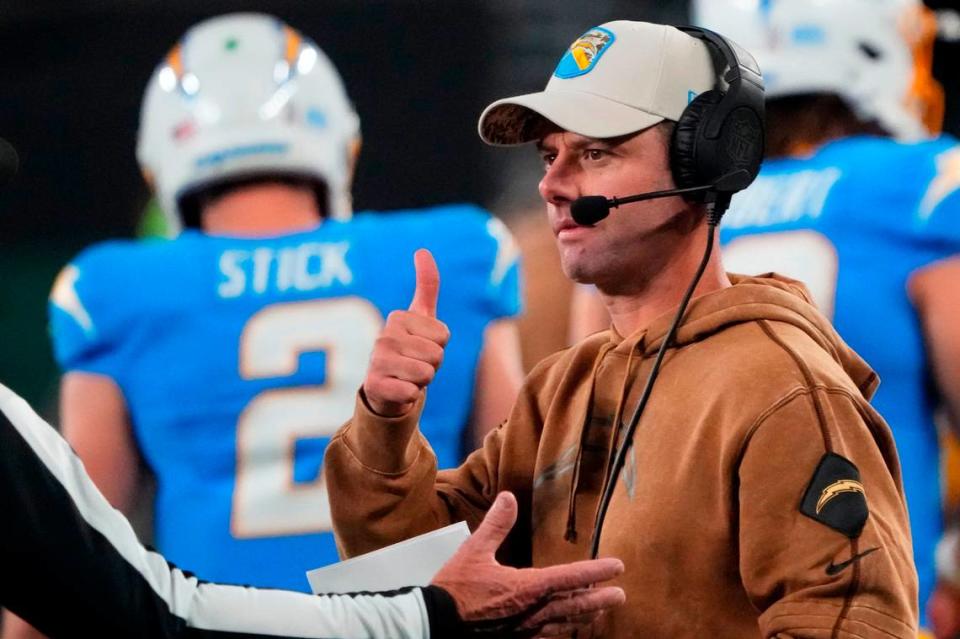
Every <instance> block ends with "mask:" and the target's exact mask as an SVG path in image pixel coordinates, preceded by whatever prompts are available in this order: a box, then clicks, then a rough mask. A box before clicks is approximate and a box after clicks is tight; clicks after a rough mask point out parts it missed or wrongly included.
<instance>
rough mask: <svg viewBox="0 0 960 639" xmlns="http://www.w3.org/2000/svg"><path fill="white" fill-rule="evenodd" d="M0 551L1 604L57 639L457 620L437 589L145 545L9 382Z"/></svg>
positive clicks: (4, 405)
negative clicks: (289, 577)
mask: <svg viewBox="0 0 960 639" xmlns="http://www.w3.org/2000/svg"><path fill="white" fill-rule="evenodd" d="M185 532H186V533H187V534H189V531H185ZM0 561H2V568H0V605H2V606H5V607H7V608H9V609H10V610H11V611H13V612H14V613H16V614H18V615H20V616H21V617H23V618H24V619H26V620H27V621H28V622H30V623H31V624H33V625H34V626H36V627H37V628H38V629H39V630H41V631H42V632H44V633H45V634H47V635H48V636H50V637H53V638H56V637H75V636H99V637H144V638H148V637H156V638H167V637H191V638H192V637H197V638H200V637H204V638H206V637H218V638H224V639H227V638H234V637H235V638H241V637H243V638H250V639H253V638H255V637H302V638H318V637H324V638H330V639H333V638H337V637H342V638H345V639H346V638H349V639H352V638H357V639H360V638H369V639H377V638H380V637H383V638H385V639H386V638H389V639H413V638H417V639H421V638H427V637H429V636H430V635H431V625H432V626H433V634H434V636H437V635H439V634H440V633H439V632H438V630H439V629H440V628H448V627H450V626H448V625H447V624H450V623H451V622H453V623H454V624H455V625H456V623H455V621H454V620H456V621H458V619H457V615H456V611H455V610H456V609H455V606H454V604H453V602H452V600H451V599H450V598H449V596H448V595H447V594H446V593H445V592H443V591H442V590H440V589H437V588H434V587H430V588H426V589H420V588H411V589H407V590H402V591H397V592H392V593H363V594H355V595H325V596H319V597H314V596H310V595H305V594H301V593H294V592H287V591H282V590H262V589H255V588H246V587H240V586H227V585H219V584H211V583H206V582H203V581H200V580H198V579H197V578H196V577H194V576H193V575H191V574H189V573H187V572H185V571H182V570H180V569H178V568H176V567H175V566H173V565H172V564H169V563H167V561H166V560H165V559H164V558H163V557H162V556H161V555H160V554H158V553H156V552H153V551H150V550H148V549H146V548H144V547H143V546H142V545H140V543H139V542H138V541H137V538H136V535H135V534H134V532H133V529H132V528H131V526H130V524H129V523H128V522H127V520H126V519H125V518H124V517H123V515H122V514H120V513H119V512H118V511H116V510H114V509H113V508H112V507H111V506H110V505H109V504H108V503H107V501H106V499H105V498H104V497H103V495H101V494H100V492H99V491H98V490H97V488H96V487H95V486H94V484H93V482H92V481H91V480H90V478H89V477H88V476H87V474H86V472H85V471H84V469H83V465H82V463H81V462H80V460H79V459H78V458H77V456H76V455H75V454H74V453H73V451H72V450H71V449H70V447H69V445H68V444H67V443H66V441H64V440H63V439H62V438H61V437H60V436H59V435H58V434H57V433H56V432H55V431H54V430H53V428H51V427H50V426H49V425H48V424H47V423H46V422H44V421H43V420H42V419H40V417H39V416H37V414H36V413H34V412H33V410H32V409H31V408H30V407H29V405H27V403H26V402H25V401H24V400H23V399H21V398H20V397H18V396H17V395H16V394H14V393H13V392H12V391H10V390H9V389H7V388H6V387H4V386H3V385H0Z"/></svg>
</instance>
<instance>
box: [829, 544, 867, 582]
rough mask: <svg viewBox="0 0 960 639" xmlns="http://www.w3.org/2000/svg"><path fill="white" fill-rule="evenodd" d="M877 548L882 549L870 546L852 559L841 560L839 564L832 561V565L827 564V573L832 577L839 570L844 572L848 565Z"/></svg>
mask: <svg viewBox="0 0 960 639" xmlns="http://www.w3.org/2000/svg"><path fill="white" fill-rule="evenodd" d="M877 550H880V548H870V549H869V550H864V551H863V552H862V553H859V554H856V555H854V556H853V557H851V558H850V559H847V560H846V561H841V562H840V563H839V564H835V563H833V562H832V561H831V562H830V565H828V566H827V574H828V575H830V576H831V577H832V576H833V575H835V574H837V573H839V572H842V571H843V570H844V569H845V568H846V567H847V566H849V565H850V564H852V563H853V562H855V561H860V560H861V559H863V558H864V557H866V556H867V555H869V554H870V553H872V552H874V551H877Z"/></svg>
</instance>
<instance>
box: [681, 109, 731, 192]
mask: <svg viewBox="0 0 960 639" xmlns="http://www.w3.org/2000/svg"><path fill="white" fill-rule="evenodd" d="M722 98H723V94H722V93H720V92H719V91H716V90H714V91H706V92H704V93H701V94H700V95H698V96H697V97H696V98H694V99H693V101H692V102H690V104H688V105H687V108H686V109H684V111H683V114H682V115H681V116H680V119H679V120H678V121H677V123H676V126H675V127H674V129H673V139H672V140H671V144H670V170H671V171H672V172H673V181H674V183H675V184H676V185H677V188H678V189H685V188H689V187H692V186H699V185H701V184H710V183H711V181H712V180H710V179H708V178H707V177H705V176H707V175H711V174H712V172H711V171H706V170H704V168H705V167H703V166H701V164H702V158H703V156H704V154H703V153H702V152H700V153H698V145H699V143H700V140H701V138H702V137H703V124H704V122H705V121H706V118H707V115H708V113H709V111H710V110H711V109H712V108H714V107H715V106H716V105H717V104H719V103H720V100H721V99H722ZM714 179H716V178H714ZM703 196H704V194H703V193H691V194H689V195H687V196H686V197H687V198H688V199H690V200H694V201H699V200H702V199H703Z"/></svg>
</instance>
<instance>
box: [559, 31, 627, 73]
mask: <svg viewBox="0 0 960 639" xmlns="http://www.w3.org/2000/svg"><path fill="white" fill-rule="evenodd" d="M616 39H617V37H616V36H615V35H613V32H612V31H610V30H609V29H604V28H603V27H594V28H593V29H590V30H589V31H587V32H586V33H584V34H583V35H582V36H580V37H579V38H577V40H576V41H575V42H574V43H573V44H571V45H570V48H569V49H567V52H566V53H564V54H563V57H562V58H560V63H559V64H557V68H556V70H555V71H554V72H553V75H555V76H557V77H558V78H563V79H567V78H575V77H577V76H578V75H584V74H586V73H590V71H591V70H593V67H595V66H596V65H597V61H598V60H600V56H602V55H603V54H604V52H605V51H606V50H607V49H609V48H610V45H612V44H613V42H614V41H615V40H616Z"/></svg>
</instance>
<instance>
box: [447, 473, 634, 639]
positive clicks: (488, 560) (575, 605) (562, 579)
mask: <svg viewBox="0 0 960 639" xmlns="http://www.w3.org/2000/svg"><path fill="white" fill-rule="evenodd" d="M516 520H517V500H516V498H515V497H514V496H513V495H512V494H510V493H506V492H504V493H500V494H499V495H498V496H497V499H496V501H495V502H494V503H493V506H492V507H491V508H490V510H489V511H488V512H487V516H486V517H484V519H483V522H481V523H480V526H479V527H478V528H477V530H476V532H474V533H473V535H471V537H470V539H468V540H467V541H466V542H464V544H463V546H461V547H460V550H458V551H457V553H456V554H455V555H454V556H453V557H451V558H450V561H448V562H447V563H446V564H445V565H444V566H443V568H441V569H440V572H438V573H437V575H436V576H435V577H434V579H433V582H432V585H434V586H439V587H440V588H443V589H444V590H445V591H447V593H449V594H450V596H451V597H452V598H453V600H454V602H455V603H456V606H457V611H458V612H459V614H460V618H461V619H462V620H463V621H464V622H465V623H466V624H467V625H468V626H469V627H470V628H471V629H472V630H474V631H475V632H476V633H477V634H490V636H498V637H499V636H514V635H516V636H533V635H536V636H539V637H549V636H557V635H560V634H569V633H570V632H572V631H573V630H575V629H576V628H578V627H581V626H584V625H588V624H590V623H592V622H593V621H595V620H596V619H597V618H598V617H599V616H600V614H601V613H602V612H603V611H604V610H607V609H609V608H613V607H615V606H619V605H621V604H622V603H623V602H624V600H625V595H624V593H623V590H622V589H620V588H617V587H610V586H608V587H604V588H593V586H594V585H595V584H597V583H599V582H603V581H607V580H609V579H612V578H614V577H616V576H617V575H619V574H621V573H622V572H623V563H622V562H621V561H620V560H619V559H612V558H609V559H594V560H589V561H578V562H574V563H570V564H561V565H558V566H550V567H548V568H522V569H518V568H510V567H508V566H504V565H502V564H499V563H497V560H496V557H495V556H494V555H495V553H496V551H497V548H499V547H500V544H501V543H503V540H504V539H505V538H506V536H507V533H509V532H510V529H511V528H512V527H513V524H514V523H515V522H516Z"/></svg>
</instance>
